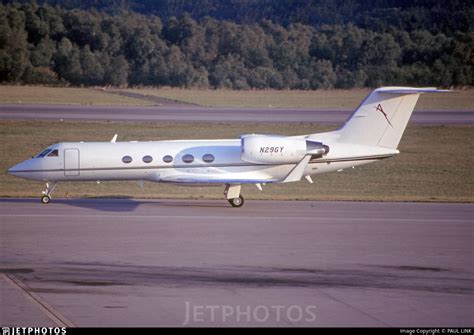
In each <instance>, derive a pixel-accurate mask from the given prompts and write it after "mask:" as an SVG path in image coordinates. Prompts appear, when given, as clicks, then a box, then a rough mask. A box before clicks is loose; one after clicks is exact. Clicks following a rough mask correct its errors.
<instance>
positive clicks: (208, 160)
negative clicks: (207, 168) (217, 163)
mask: <svg viewBox="0 0 474 335" xmlns="http://www.w3.org/2000/svg"><path fill="white" fill-rule="evenodd" d="M202 160H203V161H204V162H206V163H212V162H214V156H213V155H211V154H205V155H204V156H202Z"/></svg>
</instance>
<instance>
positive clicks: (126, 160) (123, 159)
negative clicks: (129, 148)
mask: <svg viewBox="0 0 474 335" xmlns="http://www.w3.org/2000/svg"><path fill="white" fill-rule="evenodd" d="M122 162H124V163H126V164H128V163H131V162H132V157H130V156H123V157H122Z"/></svg>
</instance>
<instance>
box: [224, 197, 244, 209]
mask: <svg viewBox="0 0 474 335" xmlns="http://www.w3.org/2000/svg"><path fill="white" fill-rule="evenodd" d="M227 201H229V204H231V205H232V207H242V206H243V205H244V197H243V196H241V195H239V197H238V198H233V199H229V200H227Z"/></svg>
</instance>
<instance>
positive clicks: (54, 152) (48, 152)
mask: <svg viewBox="0 0 474 335" xmlns="http://www.w3.org/2000/svg"><path fill="white" fill-rule="evenodd" d="M58 156H59V151H58V149H46V150H43V151H41V152H40V153H39V154H37V155H36V156H35V158H43V157H58Z"/></svg>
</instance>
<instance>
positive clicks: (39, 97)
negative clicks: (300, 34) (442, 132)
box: [0, 86, 474, 110]
mask: <svg viewBox="0 0 474 335" xmlns="http://www.w3.org/2000/svg"><path fill="white" fill-rule="evenodd" d="M112 91H114V92H115V91H117V90H102V89H97V88H90V89H89V88H57V87H42V86H0V104H2V103H14V104H19V103H21V104H82V105H137V106H138V105H142V106H152V105H156V102H153V101H150V100H147V99H146V96H147V95H150V96H156V97H162V98H167V99H171V100H176V101H180V102H187V103H192V104H197V105H202V106H215V107H229V106H230V107H248V108H264V107H267V108H268V107H273V108H311V109H323V110H333V109H346V110H351V109H354V108H356V107H357V106H358V105H359V103H360V102H361V100H362V99H363V98H364V97H365V96H366V95H367V93H368V92H369V90H368V89H363V90H328V91H325V90H319V91H285V90H283V91H275V90H262V91H254V90H253V91H231V90H198V89H171V88H162V89H153V88H143V89H128V90H122V91H128V92H135V93H140V94H142V95H143V96H144V98H143V99H138V98H130V97H125V96H120V95H118V94H114V93H113V92H112ZM417 109H418V110H474V89H469V90H461V91H456V92H451V93H443V94H424V95H422V96H421V98H420V100H419V102H418V104H417Z"/></svg>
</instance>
